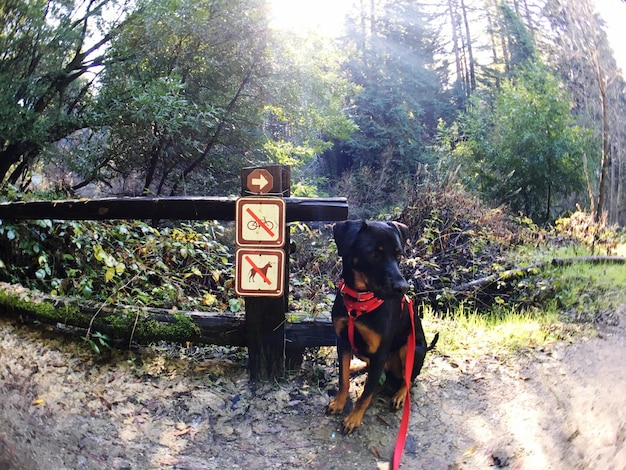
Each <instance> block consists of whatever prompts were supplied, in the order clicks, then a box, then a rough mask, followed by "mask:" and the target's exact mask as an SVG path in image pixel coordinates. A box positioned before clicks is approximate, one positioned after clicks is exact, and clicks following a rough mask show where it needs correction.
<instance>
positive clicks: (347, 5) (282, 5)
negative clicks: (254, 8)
mask: <svg viewBox="0 0 626 470" xmlns="http://www.w3.org/2000/svg"><path fill="white" fill-rule="evenodd" d="M352 4H353V0H269V5H270V17H271V22H270V26H271V27H272V28H276V29H287V30H291V31H294V32H302V33H308V32H317V33H318V34H321V35H323V36H328V37H337V36H339V35H341V33H342V31H343V27H344V19H345V17H346V14H347V13H348V12H349V11H350V9H351V8H352Z"/></svg>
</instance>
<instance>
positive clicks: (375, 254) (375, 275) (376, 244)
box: [333, 220, 409, 299]
mask: <svg viewBox="0 0 626 470" xmlns="http://www.w3.org/2000/svg"><path fill="white" fill-rule="evenodd" d="M333 234H334V236H335V242H336V243H337V251H338V253H339V256H341V258H342V259H343V278H344V280H345V282H346V284H347V285H348V286H350V287H352V288H353V289H356V290H358V291H371V292H373V293H374V294H375V295H376V296H377V297H379V298H381V299H388V298H393V297H399V296H402V295H404V294H405V293H406V292H407V290H408V289H409V285H408V283H407V282H406V279H404V277H403V276H402V273H401V272H400V267H399V265H398V263H399V262H400V257H401V256H402V254H403V253H404V244H405V243H406V240H407V238H408V236H409V229H408V227H407V226H406V225H404V224H401V223H399V222H366V221H357V220H346V221H344V222H338V223H336V224H335V226H334V227H333Z"/></svg>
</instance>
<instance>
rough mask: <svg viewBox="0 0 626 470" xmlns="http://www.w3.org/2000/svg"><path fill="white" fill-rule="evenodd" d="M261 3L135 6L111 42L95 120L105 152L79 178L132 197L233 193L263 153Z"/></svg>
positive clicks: (181, 1)
mask: <svg viewBox="0 0 626 470" xmlns="http://www.w3.org/2000/svg"><path fill="white" fill-rule="evenodd" d="M263 4H264V2H263V1H262V0H241V1H238V2H231V1H226V0H204V1H201V2H196V1H190V0H173V1H170V2H161V1H151V0H146V1H143V2H139V3H138V8H137V10H136V11H135V12H133V13H132V14H131V15H130V16H129V17H128V19H127V21H126V22H125V25H124V27H123V29H121V31H120V32H119V34H117V35H115V37H114V38H113V42H112V46H111V50H110V56H111V58H112V59H113V60H114V62H112V63H110V64H109V66H108V67H107V68H106V70H105V72H104V74H103V77H102V80H101V86H102V88H101V92H100V94H99V96H98V108H97V114H96V116H95V122H96V124H97V125H98V128H99V129H100V131H99V132H100V133H101V134H102V135H103V137H102V139H101V141H102V143H103V145H102V148H101V151H100V152H96V153H89V154H84V155H83V156H84V158H87V159H88V160H90V164H89V165H87V166H88V167H91V168H96V169H98V172H97V173H91V174H87V175H85V177H88V178H95V179H101V180H108V179H111V178H115V177H121V178H123V179H126V180H130V181H136V183H131V184H130V186H129V187H128V188H127V189H126V191H129V192H132V193H135V194H136V193H144V194H155V195H164V194H165V195H178V194H181V193H185V192H187V193H189V192H192V193H198V192H201V193H204V194H206V193H209V192H212V193H215V192H216V191H217V192H227V191H229V190H230V191H232V190H233V188H234V187H235V181H234V179H235V175H236V174H237V171H236V169H237V168H239V167H241V166H243V165H245V163H246V161H249V160H248V159H249V158H253V157H251V155H250V152H252V151H253V149H255V148H257V147H258V146H259V145H258V139H259V138H260V131H259V129H260V127H261V123H262V110H263V106H264V86H263V79H264V78H265V77H267V76H268V74H269V72H268V67H269V66H268V59H267V49H266V24H267V20H266V18H265V13H264V9H263ZM242 11H244V12H245V14H242ZM229 181H230V184H228V182H229Z"/></svg>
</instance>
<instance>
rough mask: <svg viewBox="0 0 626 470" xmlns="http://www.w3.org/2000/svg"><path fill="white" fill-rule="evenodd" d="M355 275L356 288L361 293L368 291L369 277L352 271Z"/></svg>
mask: <svg viewBox="0 0 626 470" xmlns="http://www.w3.org/2000/svg"><path fill="white" fill-rule="evenodd" d="M352 272H353V273H354V288H355V289H356V290H360V291H366V290H367V276H366V275H365V274H363V273H362V272H360V271H355V270H352Z"/></svg>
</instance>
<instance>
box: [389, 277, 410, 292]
mask: <svg viewBox="0 0 626 470" xmlns="http://www.w3.org/2000/svg"><path fill="white" fill-rule="evenodd" d="M392 287H393V290H394V292H395V293H396V294H398V295H404V294H406V293H407V292H408V291H409V284H408V283H407V282H406V281H405V280H404V279H402V280H401V281H396V282H395V283H393V285H392Z"/></svg>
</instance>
